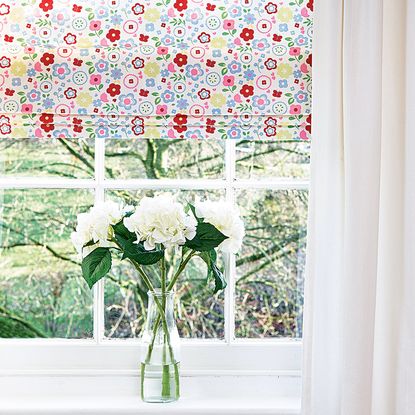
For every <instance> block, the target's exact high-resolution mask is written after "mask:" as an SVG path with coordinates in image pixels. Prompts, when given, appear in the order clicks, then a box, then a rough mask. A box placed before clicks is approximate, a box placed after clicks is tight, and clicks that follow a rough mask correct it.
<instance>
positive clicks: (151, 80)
mask: <svg viewBox="0 0 415 415" xmlns="http://www.w3.org/2000/svg"><path fill="white" fill-rule="evenodd" d="M154 85H156V81H155V79H154V78H148V79H146V87H148V88H151V87H152V86H154Z"/></svg>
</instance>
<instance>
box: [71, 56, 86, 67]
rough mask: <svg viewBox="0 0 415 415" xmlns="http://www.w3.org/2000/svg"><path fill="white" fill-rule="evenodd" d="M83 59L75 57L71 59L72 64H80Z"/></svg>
mask: <svg viewBox="0 0 415 415" xmlns="http://www.w3.org/2000/svg"><path fill="white" fill-rule="evenodd" d="M83 62H84V61H83V60H82V59H78V58H75V59H74V60H73V64H74V65H75V66H82V64H83Z"/></svg>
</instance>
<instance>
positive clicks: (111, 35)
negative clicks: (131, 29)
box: [105, 29, 121, 42]
mask: <svg viewBox="0 0 415 415" xmlns="http://www.w3.org/2000/svg"><path fill="white" fill-rule="evenodd" d="M120 35H121V32H120V31H119V30H118V29H110V30H109V31H108V33H107V34H106V35H105V37H106V38H107V39H108V40H109V41H110V42H116V41H117V40H120V37H121V36H120Z"/></svg>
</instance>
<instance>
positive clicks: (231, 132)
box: [227, 127, 241, 140]
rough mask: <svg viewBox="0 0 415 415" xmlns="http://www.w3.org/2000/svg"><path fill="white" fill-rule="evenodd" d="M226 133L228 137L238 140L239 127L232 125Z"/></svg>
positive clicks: (239, 136) (239, 134)
mask: <svg viewBox="0 0 415 415" xmlns="http://www.w3.org/2000/svg"><path fill="white" fill-rule="evenodd" d="M227 134H228V137H229V138H233V139H235V140H238V139H239V138H241V129H240V128H236V127H232V128H231V129H230V130H228V132H227Z"/></svg>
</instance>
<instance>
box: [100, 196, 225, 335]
mask: <svg viewBox="0 0 415 415" xmlns="http://www.w3.org/2000/svg"><path fill="white" fill-rule="evenodd" d="M155 193H159V192H157V191H146V192H144V191H138V192H131V191H123V190H120V191H111V192H109V194H108V197H109V198H111V199H115V200H117V201H121V202H123V203H125V204H137V201H138V200H139V199H141V198H142V197H143V196H145V195H147V196H153V195H154V194H155ZM170 193H176V194H177V198H178V200H179V201H180V202H182V203H185V202H187V201H188V202H192V201H194V199H195V197H199V198H204V197H208V198H209V199H213V200H214V199H219V198H221V197H224V192H223V191H209V192H207V191H176V192H170ZM167 255H168V257H167V261H166V262H167V273H168V274H167V275H168V276H169V278H171V276H172V273H173V271H174V270H175V269H177V266H178V262H179V261H180V257H179V256H178V255H176V256H173V255H172V252H168V253H167ZM158 266H159V265H158V264H155V265H153V266H151V267H146V270H147V271H148V274H149V275H150V277H151V279H152V282H153V284H154V285H155V286H157V285H158V278H159V275H160V274H159V268H158ZM176 288H177V295H176V300H177V301H176V306H177V311H178V321H177V325H178V328H179V332H180V334H181V336H182V337H186V338H223V336H224V312H223V309H224V293H218V294H216V295H212V292H213V282H212V283H211V284H208V285H207V284H206V266H205V264H204V262H203V261H202V260H198V259H192V261H191V262H190V263H189V265H188V266H187V268H186V271H185V272H184V273H183V274H182V276H181V277H180V278H179V280H178V283H177V286H176ZM146 309H147V288H146V287H145V285H144V284H143V283H142V281H141V279H140V278H137V274H136V271H135V270H134V268H133V266H132V265H130V264H129V262H127V261H119V260H118V261H117V260H115V261H114V266H113V267H112V270H111V273H110V275H109V278H107V279H106V281H105V335H106V336H107V337H109V338H126V337H127V338H128V337H138V336H139V335H140V331H141V328H142V326H143V324H144V322H145V318H146Z"/></svg>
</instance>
